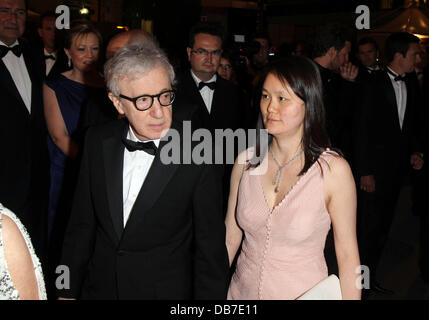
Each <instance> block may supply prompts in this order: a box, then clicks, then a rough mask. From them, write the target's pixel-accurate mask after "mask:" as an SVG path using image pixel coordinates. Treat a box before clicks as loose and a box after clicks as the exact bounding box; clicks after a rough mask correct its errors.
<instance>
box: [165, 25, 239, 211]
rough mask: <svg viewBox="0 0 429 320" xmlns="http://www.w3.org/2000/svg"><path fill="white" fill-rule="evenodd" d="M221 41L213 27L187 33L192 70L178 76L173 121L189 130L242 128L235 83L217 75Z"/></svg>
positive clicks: (227, 170) (226, 171)
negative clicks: (188, 126) (184, 122)
mask: <svg viewBox="0 0 429 320" xmlns="http://www.w3.org/2000/svg"><path fill="white" fill-rule="evenodd" d="M222 41H223V40H222V30H221V29H220V27H219V26H218V25H216V24H210V23H200V24H197V25H195V26H194V27H193V28H192V29H191V30H190V33H189V45H188V48H187V54H188V59H189V62H190V64H191V69H190V70H186V71H185V72H183V73H182V74H180V75H178V84H177V97H176V101H175V105H174V111H173V116H174V118H175V119H177V120H179V121H182V120H191V124H192V129H197V128H205V129H208V130H210V131H211V133H212V135H213V134H214V133H215V130H216V129H223V130H225V129H232V130H236V129H238V128H241V127H243V124H242V122H243V123H244V119H245V115H244V114H243V113H242V112H241V114H240V103H239V98H238V92H237V89H236V88H235V86H234V84H233V83H232V82H230V81H228V80H225V79H223V78H222V77H220V76H218V75H217V73H216V72H217V69H218V67H219V64H220V58H221V54H222ZM213 136H214V135H213ZM214 143H215V141H213V145H215V144H214ZM235 149H236V150H235V151H234V155H233V157H232V158H233V159H235V157H236V156H237V155H238V154H237V153H238V149H237V147H236V148H235ZM224 150H225V149H224ZM223 154H224V159H223V165H219V166H218V168H217V170H218V173H219V177H220V179H222V181H223V194H224V196H223V198H224V212H226V205H227V199H228V195H229V180H230V175H231V170H232V165H233V163H230V164H226V160H227V159H226V152H224V153H223Z"/></svg>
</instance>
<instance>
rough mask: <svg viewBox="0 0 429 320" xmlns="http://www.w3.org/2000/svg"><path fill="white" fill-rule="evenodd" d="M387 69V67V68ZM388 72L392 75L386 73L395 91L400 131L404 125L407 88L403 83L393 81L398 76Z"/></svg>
mask: <svg viewBox="0 0 429 320" xmlns="http://www.w3.org/2000/svg"><path fill="white" fill-rule="evenodd" d="M387 68H389V67H387ZM389 70H390V71H391V72H392V73H393V74H394V75H392V74H391V73H389V72H388V73H387V74H388V75H389V77H390V81H392V85H393V89H394V90H395V96H396V106H397V107H398V116H399V125H400V126H401V129H402V124H403V123H404V116H405V109H406V107H407V86H406V84H405V81H395V76H397V75H398V74H397V73H396V72H395V71H393V70H392V69H390V68H389Z"/></svg>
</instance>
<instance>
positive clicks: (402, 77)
mask: <svg viewBox="0 0 429 320" xmlns="http://www.w3.org/2000/svg"><path fill="white" fill-rule="evenodd" d="M386 70H387V72H388V73H390V74H391V75H392V76H394V78H393V80H395V81H405V78H406V76H405V75H403V76H400V75H397V74H394V73H393V72H392V71H390V70H389V69H388V68H386Z"/></svg>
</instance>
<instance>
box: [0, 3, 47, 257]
mask: <svg viewBox="0 0 429 320" xmlns="http://www.w3.org/2000/svg"><path fill="white" fill-rule="evenodd" d="M26 17H27V11H26V7H25V1H24V0H0V92H1V107H0V128H1V129H0V149H1V150H2V154H1V156H0V182H1V183H0V202H1V203H2V204H3V205H4V206H5V207H8V208H10V209H11V210H13V211H14V212H15V213H16V215H17V216H18V217H19V218H20V219H21V221H22V223H23V224H24V225H25V227H26V228H27V230H28V232H29V234H30V236H31V239H32V241H33V244H34V246H35V249H36V251H37V253H38V255H39V256H43V252H42V250H43V245H44V231H45V224H46V205H47V195H48V188H47V186H48V179H47V178H48V172H49V171H48V169H49V168H48V157H47V149H46V134H47V131H46V126H45V122H44V116H43V108H42V78H41V77H42V75H41V74H40V65H39V64H38V61H36V60H33V58H34V57H35V56H36V54H35V52H33V51H32V50H31V48H30V47H29V46H28V45H27V43H26V42H25V41H24V40H22V39H21V38H20V37H21V36H22V34H23V33H24V30H25V22H26Z"/></svg>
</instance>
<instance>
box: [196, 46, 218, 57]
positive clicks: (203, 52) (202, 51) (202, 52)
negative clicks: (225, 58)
mask: <svg viewBox="0 0 429 320" xmlns="http://www.w3.org/2000/svg"><path fill="white" fill-rule="evenodd" d="M191 52H192V53H195V54H198V55H200V56H205V57H208V56H209V55H210V54H211V55H212V56H215V57H220V56H221V55H222V52H223V50H222V49H217V50H213V51H208V50H206V49H203V48H198V49H191Z"/></svg>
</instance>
